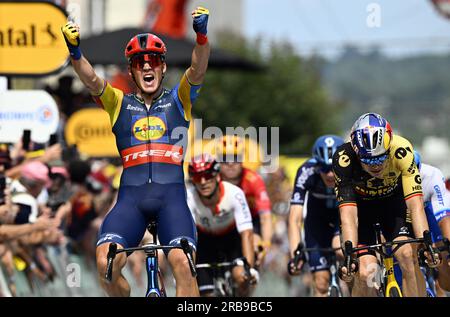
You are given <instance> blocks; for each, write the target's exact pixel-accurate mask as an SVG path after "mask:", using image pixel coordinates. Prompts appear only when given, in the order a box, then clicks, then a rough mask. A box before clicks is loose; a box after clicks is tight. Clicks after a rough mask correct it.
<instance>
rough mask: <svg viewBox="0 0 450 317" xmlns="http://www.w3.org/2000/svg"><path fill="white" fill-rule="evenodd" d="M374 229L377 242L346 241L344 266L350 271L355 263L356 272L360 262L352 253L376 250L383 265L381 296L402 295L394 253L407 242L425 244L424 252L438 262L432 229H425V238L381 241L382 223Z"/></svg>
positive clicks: (378, 286) (379, 289)
mask: <svg viewBox="0 0 450 317" xmlns="http://www.w3.org/2000/svg"><path fill="white" fill-rule="evenodd" d="M374 229H375V236H376V244H373V245H368V246H362V247H356V248H354V247H353V244H352V242H351V241H345V243H344V266H345V267H346V269H347V272H350V269H351V266H352V264H355V265H356V270H354V271H355V272H356V271H357V267H358V262H357V260H356V259H354V258H353V256H352V255H353V254H356V253H357V252H360V251H375V252H376V253H377V254H378V256H379V263H380V264H381V266H382V271H381V272H382V274H381V278H380V280H379V282H380V285H376V288H377V292H378V295H379V296H380V297H402V292H401V289H400V286H399V284H398V282H397V280H396V278H395V274H394V253H395V252H396V251H397V250H398V249H399V248H400V247H401V246H403V245H405V244H410V243H421V244H423V245H424V246H425V247H424V249H423V252H425V251H428V252H430V254H432V256H433V262H434V263H433V264H436V260H435V257H434V254H436V253H437V251H436V249H435V248H433V245H432V240H431V233H430V231H428V230H425V231H424V232H423V238H418V239H407V240H398V241H388V242H381V241H382V240H381V226H380V224H379V223H376V224H375V225H374Z"/></svg>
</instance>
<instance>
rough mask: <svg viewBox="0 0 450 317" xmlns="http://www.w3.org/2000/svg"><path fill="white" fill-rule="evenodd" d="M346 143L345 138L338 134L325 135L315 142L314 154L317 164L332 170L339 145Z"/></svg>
mask: <svg viewBox="0 0 450 317" xmlns="http://www.w3.org/2000/svg"><path fill="white" fill-rule="evenodd" d="M342 144H344V139H342V138H341V137H338V136H336V135H331V134H327V135H323V136H321V137H319V138H318V139H317V140H316V142H314V146H313V150H312V155H313V158H314V159H315V160H316V161H317V164H318V165H319V166H321V167H323V168H325V169H327V170H328V171H329V170H331V165H332V163H333V154H334V152H336V149H337V147H338V146H340V145H342Z"/></svg>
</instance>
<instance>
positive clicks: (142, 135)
mask: <svg viewBox="0 0 450 317" xmlns="http://www.w3.org/2000/svg"><path fill="white" fill-rule="evenodd" d="M133 122H134V123H133V125H132V129H133V131H132V135H133V140H132V144H139V143H142V142H147V141H152V142H167V141H168V136H167V124H166V118H165V116H163V117H157V116H149V117H144V116H133Z"/></svg>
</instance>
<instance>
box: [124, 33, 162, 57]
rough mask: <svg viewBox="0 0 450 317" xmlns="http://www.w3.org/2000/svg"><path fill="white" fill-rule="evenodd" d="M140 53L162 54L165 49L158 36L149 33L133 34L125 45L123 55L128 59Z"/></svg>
mask: <svg viewBox="0 0 450 317" xmlns="http://www.w3.org/2000/svg"><path fill="white" fill-rule="evenodd" d="M140 53H156V54H161V55H162V56H164V55H165V54H166V53H167V49H166V45H165V44H164V42H163V41H162V40H161V39H160V38H159V37H157V36H156V35H153V34H151V33H143V34H138V35H136V36H134V37H133V38H132V39H131V40H130V41H129V42H128V44H127V46H126V47H125V57H126V58H127V59H128V60H130V58H131V57H133V56H134V55H136V54H140Z"/></svg>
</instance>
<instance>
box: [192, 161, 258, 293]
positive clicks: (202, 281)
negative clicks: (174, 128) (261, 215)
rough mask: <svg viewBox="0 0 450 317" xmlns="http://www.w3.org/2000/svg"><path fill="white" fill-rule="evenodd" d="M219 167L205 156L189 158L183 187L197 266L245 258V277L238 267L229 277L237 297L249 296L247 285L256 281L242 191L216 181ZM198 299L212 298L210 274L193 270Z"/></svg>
mask: <svg viewBox="0 0 450 317" xmlns="http://www.w3.org/2000/svg"><path fill="white" fill-rule="evenodd" d="M219 171H220V165H219V163H218V162H217V161H216V160H215V159H214V158H213V157H212V156H210V155H209V154H202V155H199V156H196V157H194V158H193V159H192V161H191V163H190V164H189V176H190V181H191V184H188V185H187V186H186V189H187V202H188V206H189V209H190V210H191V213H192V216H193V217H194V220H195V223H196V226H197V232H198V243H197V260H196V262H197V263H217V262H223V261H230V262H231V261H233V260H235V259H237V258H240V257H242V256H243V257H245V258H246V259H247V262H248V263H249V265H250V267H251V269H250V273H251V276H246V275H245V271H244V268H243V267H242V266H235V267H234V268H233V269H232V275H233V279H234V281H235V283H236V284H237V286H238V293H239V294H238V295H240V296H246V295H247V294H249V291H250V287H249V284H250V283H249V282H250V281H255V280H256V279H257V275H258V272H257V271H256V270H255V269H253V268H252V267H253V265H254V250H253V224H252V216H251V213H250V209H249V207H248V204H247V201H246V199H245V194H244V192H243V191H242V190H241V189H240V188H239V187H237V186H235V185H233V184H231V183H228V182H224V181H221V180H220V175H219ZM197 274H198V275H197V281H198V285H199V290H200V294H201V295H202V296H212V295H213V290H214V283H213V274H212V272H211V270H208V269H198V270H197Z"/></svg>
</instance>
